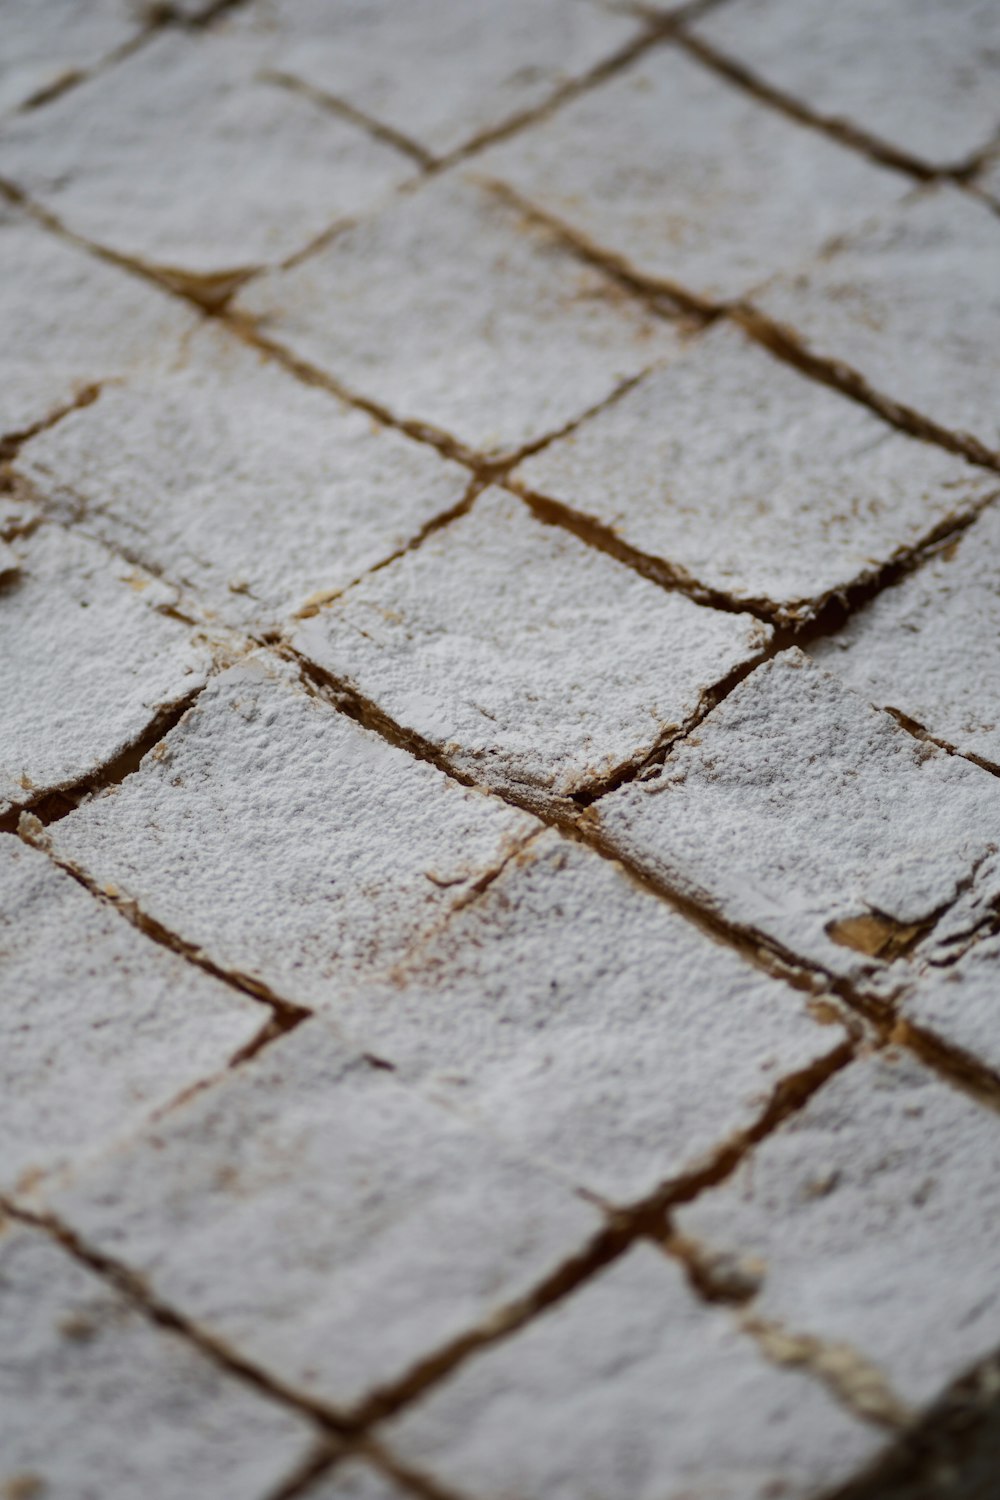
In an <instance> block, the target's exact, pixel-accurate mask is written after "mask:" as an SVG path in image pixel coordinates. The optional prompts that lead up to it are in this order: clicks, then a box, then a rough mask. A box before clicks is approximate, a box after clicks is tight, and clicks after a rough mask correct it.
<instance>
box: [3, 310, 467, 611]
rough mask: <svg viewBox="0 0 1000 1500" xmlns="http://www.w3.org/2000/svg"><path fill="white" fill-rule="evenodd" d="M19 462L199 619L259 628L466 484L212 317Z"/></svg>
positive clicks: (46, 493) (386, 549) (304, 601)
mask: <svg viewBox="0 0 1000 1500" xmlns="http://www.w3.org/2000/svg"><path fill="white" fill-rule="evenodd" d="M17 473H18V474H19V475H20V476H21V477H22V478H23V479H25V480H27V481H28V485H29V487H30V489H31V490H32V491H33V492H34V494H35V497H36V500H37V502H38V503H39V504H40V505H42V506H43V508H44V509H45V510H46V512H47V513H48V514H51V515H56V516H58V517H60V518H63V519H74V520H82V521H83V523H84V524H85V525H86V527H87V529H88V531H90V532H91V533H92V534H96V535H98V536H100V537H101V538H102V539H103V540H104V541H106V542H107V543H108V545H109V546H111V547H115V548H118V549H120V550H121V551H123V552H125V553H126V554H127V555H128V556H130V557H135V558H137V559H138V560H139V561H141V562H142V563H144V564H145V565H146V566H147V567H149V568H150V569H151V570H153V571H154V572H156V573H159V574H162V575H163V576H165V577H168V578H170V579H172V580H173V581H174V582H175V583H176V584H177V586H178V588H179V590H180V592H181V595H182V598H183V601H184V608H185V610H186V611H187V612H188V613H190V614H191V615H194V616H200V617H201V618H202V619H204V620H213V619H214V620H221V621H222V622H224V623H226V624H229V625H233V626H235V627H237V628H240V629H255V630H264V629H267V628H268V627H273V626H274V625H275V624H278V623H280V622H281V621H282V620H284V619H286V618H287V617H288V616H289V615H291V614H294V613H295V611H297V610H299V609H301V608H303V607H304V606H307V605H309V604H310V602H311V601H313V600H314V599H315V598H316V597H317V596H319V597H320V598H323V599H327V598H330V597H331V596H332V595H334V594H336V593H338V592H339V591H340V590H341V589H344V588H346V587H347V586H348V584H350V583H353V582H354V580H355V579H356V578H358V577H360V576H361V574H363V573H364V572H365V571H366V570H367V569H368V568H371V567H374V565H375V564H376V563H379V562H384V561H385V559H386V558H388V557H391V556H392V554H393V553H394V552H396V551H397V550H398V549H399V548H401V547H404V546H406V544H407V543H408V542H410V541H412V540H413V538H414V537H415V536H417V535H418V534H419V533H420V531H421V530H422V528H423V527H424V526H426V525H427V524H428V523H429V522H431V521H433V520H435V519H437V518H438V517H439V516H440V515H442V514H444V513H447V512H448V511H449V510H451V509H452V508H453V507H454V506H456V505H458V504H459V502H460V501H461V500H462V498H463V496H464V495H465V493H466V490H467V488H468V484H469V475H468V473H467V471H466V470H465V469H462V468H460V467H459V466H458V465H457V464H455V463H450V462H448V461H447V460H446V459H444V458H442V457H441V456H440V455H439V454H437V453H435V452H434V450H433V449H432V448H429V447H427V445H426V444H421V443H417V442H414V441H413V440H412V439H411V438H407V437H403V436H402V435H401V434H400V433H397V432H392V431H390V430H388V429H386V428H384V427H381V426H379V424H378V423H376V422H374V421H373V420H372V419H371V418H370V417H369V416H367V415H366V413H364V412H360V411H358V410H356V409H354V408H351V407H348V406H346V405H345V404H344V403H343V402H341V401H338V400H337V398H336V397H335V396H332V395H331V394H330V393H329V392H327V391H320V390H316V389H314V388H312V387H310V386H308V385H305V384H303V382H302V381H300V380H296V379H295V377H294V376H292V375H290V374H289V373H288V371H287V370H283V369H282V368H281V367H280V365H278V364H276V363H275V361H274V360H272V359H268V358H266V357H265V356H264V355H262V354H261V353H259V351H257V350H255V349H251V348H248V347H247V346H246V345H245V344H244V343H243V342H242V341H241V340H240V339H237V338H234V337H233V336H232V335H231V334H229V333H228V332H226V331H224V330H219V329H218V328H216V327H212V326H210V325H206V326H205V327H203V328H201V329H200V330H199V331H198V332H197V333H196V334H195V335H194V337H193V338H191V339H190V340H189V342H188V343H187V346H186V348H185V352H184V356H183V358H181V359H178V360H177V362H176V364H175V366H174V368H172V369H170V370H169V371H161V372H159V373H158V374H157V375H155V376H149V377H148V378H142V379H139V378H137V379H135V380H131V381H124V382H122V383H115V384H110V385H108V387H107V388H106V389H105V390H104V391H102V393H101V396H100V399H99V400H97V401H95V402H94V403H92V404H91V405H90V406H88V407H86V408H85V409H83V410H81V411H78V412H72V413H70V415H69V416H67V417H66V418H64V419H63V421H61V422H60V423H58V424H57V425H56V426H55V427H53V428H51V429H50V430H48V431H47V432H43V433H41V434H39V435H38V436H37V437H36V438H34V439H33V440H32V441H31V442H30V443H28V444H26V445H25V446H24V447H22V449H21V451H20V453H19V455H18V459H17Z"/></svg>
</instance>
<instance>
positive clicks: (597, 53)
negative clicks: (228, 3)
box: [233, 0, 639, 159]
mask: <svg viewBox="0 0 1000 1500" xmlns="http://www.w3.org/2000/svg"><path fill="white" fill-rule="evenodd" d="M233 24H234V25H235V26H236V27H238V28H239V29H240V30H241V31H248V32H250V34H251V35H252V36H253V37H254V39H255V40H256V41H257V42H259V43H260V45H261V52H262V57H263V60H264V62H265V64H266V65H267V66H269V67H270V68H272V69H274V70H276V71H278V72H279V73H281V74H284V75H287V76H289V77H290V78H292V79H296V80H299V81H301V82H302V83H305V84H307V85H308V86H310V87H311V88H314V89H317V90H320V91H321V92H322V93H323V94H327V95H330V96H332V97H333V98H334V99H336V100H338V101H342V102H343V103H345V104H347V105H349V106H350V107H351V108H352V109H356V110H358V111H359V112H360V113H362V114H363V115H367V116H368V117H369V118H370V119H372V120H373V121H375V122H377V124H378V125H381V126H385V127H388V129H389V130H391V131H394V132H395V133H396V134H398V135H399V136H400V137H402V138H404V139H405V140H407V141H409V142H410V143H411V145H412V148H413V149H414V150H415V151H416V152H418V153H420V154H422V155H425V156H426V157H427V158H428V159H431V158H441V157H443V156H447V155H449V154H450V153H451V152H453V151H456V150H459V149H461V148H462V147H464V146H468V145H469V144H470V143H471V142H472V141H473V140H476V139H478V138H479V137H481V136H483V135H484V134H485V135H488V134H489V133H490V132H491V131H494V130H496V129H498V128H500V127H503V126H504V125H506V124H507V123H508V122H510V121H512V120H514V119H517V118H518V117H519V116H521V115H523V114H524V113H525V112H526V111H528V110H532V109H537V108H538V107H539V105H542V104H544V103H545V102H546V101H547V100H548V99H551V98H552V97H553V95H555V94H556V93H557V92H558V90H559V89H560V88H562V87H564V86H565V85H566V84H567V83H569V82H570V81H571V80H573V79H574V78H579V77H580V76H581V75H582V74H585V73H587V72H589V70H590V69H591V68H593V67H596V66H597V65H598V64H599V63H601V62H604V61H605V60H606V59H608V58H610V57H612V56H613V55H614V54H615V53H616V52H617V51H618V50H619V49H620V48H621V47H623V46H625V45H627V44H628V43H629V42H630V41H631V39H632V38H633V37H635V36H637V35H638V34H639V28H638V26H637V24H636V22H635V21H634V20H632V19H631V18H630V17H628V16H625V15H615V14H614V13H613V12H612V10H611V8H610V7H608V8H602V6H601V5H600V4H599V3H594V4H592V3H591V0H545V3H544V5H539V4H538V3H537V0H502V3H501V4H499V5H498V4H497V3H496V0H405V3H404V4H402V5H400V4H398V3H397V0H298V3H297V4H295V5H286V6H284V7H279V6H276V5H273V4H271V3H269V0H257V3H256V4H254V5H251V6H248V7H246V8H245V9H243V10H237V11H236V13H235V14H234V17H233Z"/></svg>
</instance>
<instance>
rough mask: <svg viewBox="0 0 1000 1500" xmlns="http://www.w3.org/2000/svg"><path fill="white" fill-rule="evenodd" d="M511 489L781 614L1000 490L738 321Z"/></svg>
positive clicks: (808, 608) (586, 426)
mask: <svg viewBox="0 0 1000 1500" xmlns="http://www.w3.org/2000/svg"><path fill="white" fill-rule="evenodd" d="M998 241H1000V237H998ZM513 480H514V483H515V484H516V485H518V486H520V487H521V488H523V489H525V490H527V491H529V492H533V493H535V494H538V495H541V496H544V497H547V498H549V499H551V500H555V501H558V502H559V504H560V505H562V506H563V507H564V508H565V509H566V510H567V511H570V512H573V513H575V514H577V515H582V516H584V517H586V518H587V519H588V520H590V521H596V522H598V523H599V524H600V525H601V526H602V527H604V528H605V529H606V530H607V531H609V532H610V533H612V535H613V537H614V538H615V540H616V541H618V542H621V543H624V544H625V545H626V546H627V547H628V548H630V549H631V550H632V551H634V552H636V553H639V554H641V558H642V560H643V562H644V564H645V566H647V567H651V568H652V569H653V570H654V571H659V572H660V573H661V574H662V575H663V576H665V577H668V578H670V577H672V578H675V579H677V580H679V581H681V582H682V583H684V584H686V585H687V586H689V587H696V588H699V589H701V590H702V591H704V592H709V593H714V594H715V595H723V596H725V598H727V599H729V600H731V601H735V602H737V603H740V604H747V605H750V606H752V607H754V608H756V609H757V610H759V611H760V612H762V613H766V614H768V615H770V616H772V617H774V618H777V619H790V618H791V619H795V618H803V617H808V616H809V615H810V614H812V613H814V612H815V611H816V610H818V609H819V608H820V607H821V606H822V605H823V603H824V602H825V601H826V600H827V599H828V598H829V597H830V595H831V594H834V593H836V592H838V591H839V590H842V589H846V588H849V587H850V586H851V585H852V584H856V583H860V582H863V581H864V580H866V579H869V578H871V577H872V576H873V575H874V574H876V573H877V572H878V571H879V569H880V568H881V567H883V566H884V565H885V564H886V563H889V562H892V561H893V560H894V559H896V558H897V557H899V556H901V555H903V554H905V553H906V552H907V551H908V549H910V548H913V547H915V546H917V545H918V544H920V543H922V542H924V541H926V540H927V539H928V538H929V537H931V536H933V535H934V534H935V533H936V532H937V531H938V530H939V528H941V527H943V526H946V525H947V524H948V523H950V522H951V521H952V520H953V519H954V518H956V517H959V516H963V515H968V514H970V513H971V512H972V511H974V510H975V509H976V508H977V507H978V506H979V505H981V504H983V503H984V502H985V501H986V500H987V499H988V498H989V497H990V496H991V495H992V494H995V493H996V492H997V491H1000V478H998V476H997V475H995V474H990V473H986V472H983V471H982V470H980V469H977V468H974V467H973V466H972V465H971V464H970V463H967V462H966V461H965V460H964V459H962V458H958V457H956V456H954V455H952V454H950V453H946V452H943V451H941V450H939V449H937V448H935V447H932V446H931V445H930V444H929V443H925V442H921V441H918V440H917V439H916V438H912V437H908V436H906V435H904V434H903V433H900V432H897V431H895V430H894V429H893V428H891V427H890V426H888V425H887V424H886V423H885V422H883V421H882V420H881V419H880V418H878V417H876V416H874V415H873V414H872V413H871V412H870V411H868V410H866V408H865V407H863V406H861V405H859V404H858V403H857V402H854V401H851V400H848V398H847V397H845V396H841V395H839V394H838V393H837V392H835V391H832V390H830V389H829V388H828V387H827V386H825V385H821V384H820V383H819V382H817V381H815V380H810V379H807V378H806V377H805V376H804V375H802V374H800V373H799V372H798V371H797V370H795V369H793V368H792V367H791V366H790V365H788V364H785V363H784V362H783V361H782V360H779V359H777V358H775V357H774V356H773V355H771V354H769V353H768V352H767V351H766V350H764V349H762V348H761V347H760V346H759V345H758V344H755V343H752V342H751V341H750V340H749V339H747V338H746V337H745V336H744V335H743V334H742V333H740V332H739V331H738V330H737V329H735V328H733V327H732V326H731V325H728V324H719V325H716V327H714V328H712V329H710V330H709V332H708V333H706V334H705V335H704V336H703V337H701V338H699V339H696V340H694V341H693V342H692V343H691V344H690V346H689V347H688V349H687V350H686V351H685V352H684V353H683V354H682V355H681V356H680V357H678V358H676V359H673V360H671V361H670V362H669V363H667V364H666V365H665V366H664V367H663V368H662V369H660V370H655V371H652V372H651V373H650V374H649V375H647V376H646V377H645V378H644V379H643V380H641V381H640V382H639V383H638V385H636V386H635V387H634V389H632V390H631V391H629V392H627V394H626V395H625V396H623V397H622V398H621V400H619V401H615V402H614V403H613V404H612V405H610V406H608V407H607V409H606V410H604V411H602V412H599V413H598V414H597V415H596V416H594V417H593V418H592V419H590V420H589V421H587V422H584V423H582V424H581V425H580V427H579V428H577V430H576V431H575V432H572V433H570V434H568V435H567V436H566V437H564V438H561V439H560V440H559V441H557V442H555V443H552V444H551V445H550V446H549V447H548V448H546V449H545V450H544V451H543V452H541V453H538V454H536V455H535V456H534V457H532V458H529V459H528V460H527V461H526V462H525V463H523V464H521V465H520V467H519V468H518V469H517V470H516V471H515V473H514V476H513Z"/></svg>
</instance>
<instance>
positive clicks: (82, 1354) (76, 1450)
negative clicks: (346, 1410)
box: [0, 1220, 315, 1500]
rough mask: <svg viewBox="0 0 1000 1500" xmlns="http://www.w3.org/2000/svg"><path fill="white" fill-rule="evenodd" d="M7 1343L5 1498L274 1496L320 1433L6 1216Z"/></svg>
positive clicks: (0, 1374)
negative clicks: (227, 1371) (222, 1369)
mask: <svg viewBox="0 0 1000 1500" xmlns="http://www.w3.org/2000/svg"><path fill="white" fill-rule="evenodd" d="M0 1349H2V1350H3V1358H2V1360H0V1494H3V1496H4V1497H5V1500H50V1497H51V1500H71V1497H73V1500H76V1497H80V1500H82V1497H84V1496H87V1497H90V1496H95V1497H96V1496H100V1497H101V1500H131V1497H137V1496H139V1495H141V1496H142V1497H143V1500H193V1497H194V1496H204V1497H208V1496H209V1495H210V1496H211V1497H212V1500H267V1497H269V1496H270V1495H272V1494H274V1492H275V1487H276V1486H277V1485H278V1484H279V1482H281V1481H282V1480H283V1479H285V1478H287V1476H288V1474H289V1472H290V1471H291V1470H292V1468H293V1467H298V1465H299V1464H301V1463H303V1462H304V1461H305V1459H306V1456H307V1454H308V1453H309V1451H310V1449H311V1447H312V1446H313V1444H314V1442H315V1437H314V1429H313V1428H312V1426H311V1424H309V1423H308V1422H307V1421H306V1420H305V1419H304V1418H302V1417H299V1416H297V1415H293V1414H292V1413H291V1412H290V1410H289V1408H288V1407H287V1406H284V1405H279V1404H278V1403H277V1402H276V1401H271V1400H268V1399H266V1398H265V1397H264V1396H263V1395H262V1394H261V1393H260V1392H259V1391H257V1390H255V1389H254V1388H253V1386H251V1385H250V1384H249V1383H248V1382H246V1381H245V1380H239V1379H237V1378H236V1377H235V1376H233V1375H230V1374H229V1373H225V1374H224V1373H223V1372H222V1371H221V1370H220V1369H219V1366H218V1364H217V1363H216V1362H215V1361H214V1360H212V1359H209V1358H208V1356H207V1355H205V1354H203V1353H202V1352H201V1350H199V1349H196V1348H195V1347H194V1345H193V1343H192V1342H191V1340H189V1339H186V1338H182V1337H181V1336H180V1335H179V1334H176V1333H174V1332H172V1331H168V1330H167V1329H165V1328H162V1327H159V1326H158V1325H157V1324H156V1323H154V1322H153V1320H152V1318H150V1317H149V1315H148V1314H145V1313H143V1312H140V1311H139V1309H138V1308H137V1307H136V1306H135V1305H134V1304H133V1303H132V1302H130V1301H128V1300H127V1299H126V1297H124V1296H123V1295H122V1293H121V1292H119V1291H117V1290H116V1289H114V1288H113V1287H112V1286H110V1285H109V1284H108V1281H106V1280H105V1279H104V1278H103V1277H100V1276H98V1275H97V1274H96V1273H95V1272H94V1271H92V1270H90V1268H89V1267H85V1266H83V1265H81V1264H80V1262H79V1261H78V1260H76V1259H74V1258H72V1257H71V1256H70V1254H69V1253H68V1252H67V1251H66V1250H64V1249H63V1248H62V1246H61V1245H58V1244H56V1243H55V1242H54V1240H52V1239H50V1238H49V1237H48V1235H45V1234H42V1233H41V1232H40V1231H39V1230H36V1229H27V1228H22V1227H20V1226H18V1225H16V1224H14V1223H13V1221H11V1220H3V1221H0Z"/></svg>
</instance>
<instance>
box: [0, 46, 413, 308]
mask: <svg viewBox="0 0 1000 1500" xmlns="http://www.w3.org/2000/svg"><path fill="white" fill-rule="evenodd" d="M123 121H127V122H128V124H127V128H125V127H123V123H122V122H123ZM289 163H294V170H289ZM413 171H414V166H413V163H412V162H411V161H410V160H409V159H408V158H407V157H406V156H405V155H404V154H403V153H402V152H399V151H396V150H395V149H394V148H392V147H390V146H386V145H384V144H383V143H382V142H381V141H378V140H375V139H374V138H373V137H372V136H371V135H370V134H369V133H367V132H366V131H364V130H362V129H361V127H360V126H357V125H355V124H353V123H352V122H351V121H348V120H345V119H343V118H339V117H336V116H334V115H333V114H331V113H329V112H328V111H323V110H322V109H319V108H317V106H316V105H315V104H313V103H312V102H311V101H310V100H308V99H305V98H302V97H301V96H299V95H297V94H295V93H294V92H292V91H290V90H289V89H287V88H282V87H280V86H279V85H277V84H276V83H272V82H268V81H267V80H266V79H264V78H261V77H259V76H258V58H257V54H256V52H255V50H254V49H253V48H252V47H251V46H249V45H247V44H246V43H244V42H243V41H242V40H241V39H239V38H237V37H219V36H213V35H208V34H204V35H202V34H198V33H196V34H194V35H187V34H185V33H183V32H178V31H177V30H169V29H168V30H165V31H164V32H163V33H162V35H161V36H159V37H157V38H156V39H155V40H154V41H152V42H151V43H150V44H149V45H148V46H145V47H142V48H140V49H139V50H138V51H137V52H135V53H134V54H133V56H132V57H130V58H128V59H127V60H126V61H125V62H123V63H122V64H121V65H120V66H119V67H116V68H113V69H110V70H109V71H108V72H106V73H103V74H101V75H100V76H99V77H97V78H94V79H91V80H90V81H88V82H86V83H83V84H81V86H80V87H79V88H77V89H72V90H70V92H69V93H67V94H66V95H65V96H64V97H63V98H61V99H57V100H56V101H55V102H54V103H53V104H52V105H50V106H48V107H47V108H46V109H43V110H37V111H33V112H31V113H29V114H25V115H21V116H18V117H17V118H16V119H12V120H10V121H9V122H8V123H7V124H6V125H5V126H4V127H3V129H2V130H0V175H2V176H4V177H7V178H8V179H10V180H11V181H13V182H14V183H16V184H17V186H18V187H20V188H22V189H23V190H24V191H25V192H27V193H28V194H29V196H31V197H32V198H34V199H35V200H36V201H37V202H39V203H41V204H42V205H43V206H44V207H45V208H47V209H49V210H50V211H51V212H52V213H53V214H55V215H57V216H58V218H59V219H60V220H61V221H62V222H63V223H64V224H65V225H66V226H67V228H69V229H71V230H72V231H74V232H75V233H76V234H80V235H83V236H84V237H85V238H87V239H89V240H93V241H95V242H96V243H97V244H100V245H103V246H105V247H107V248H108V249H111V250H114V251H115V252H117V253H118V254H120V255H124V256H127V257H129V258H131V259H132V260H135V261H138V262H140V263H141V264H143V265H144V266H148V267H152V268H154V269H155V270H157V271H158V272H160V273H161V274H163V275H164V276H166V277H167V278H168V279H170V280H172V281H174V282H175V283H177V284H178V285H179V286H181V287H182V288H183V289H186V290H190V291H193V292H195V293H197V294H199V295H201V296H203V297H204V298H205V299H206V300H207V299H209V298H211V297H212V295H213V294H217V295H221V294H222V293H224V292H225V291H227V290H229V289H230V288H231V286H232V284H233V281H234V280H238V279H239V276H240V274H241V273H243V272H245V271H247V270H248V269H250V268H252V267H254V266H259V265H262V264H267V263H269V262H273V261H279V260H282V259H284V258H285V257H286V256H288V255H291V254H292V253H293V252H294V251H296V250H301V249H302V247H303V246H304V245H306V244H308V243H309V241H310V240H312V239H313V238H314V237H315V236H316V235H318V234H319V233H320V232H321V231H322V230H324V229H326V228H328V227H329V225H330V224H331V223H333V222H334V220H336V219H339V218H342V217H343V216H344V215H347V214H353V213H357V212H358V211H359V210H361V209H363V208H366V207H368V206H369V205H370V204H371V203H372V202H373V201H374V200H375V199H376V198H377V197H378V196H379V195H380V194H382V193H385V192H387V191H389V190H391V189H392V188H393V187H395V186H397V184H399V183H400V182H402V181H403V180H404V179H405V178H407V177H409V176H411V175H412V174H413ZM165 183H168V184H169V191H165V190H164V184H165Z"/></svg>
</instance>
